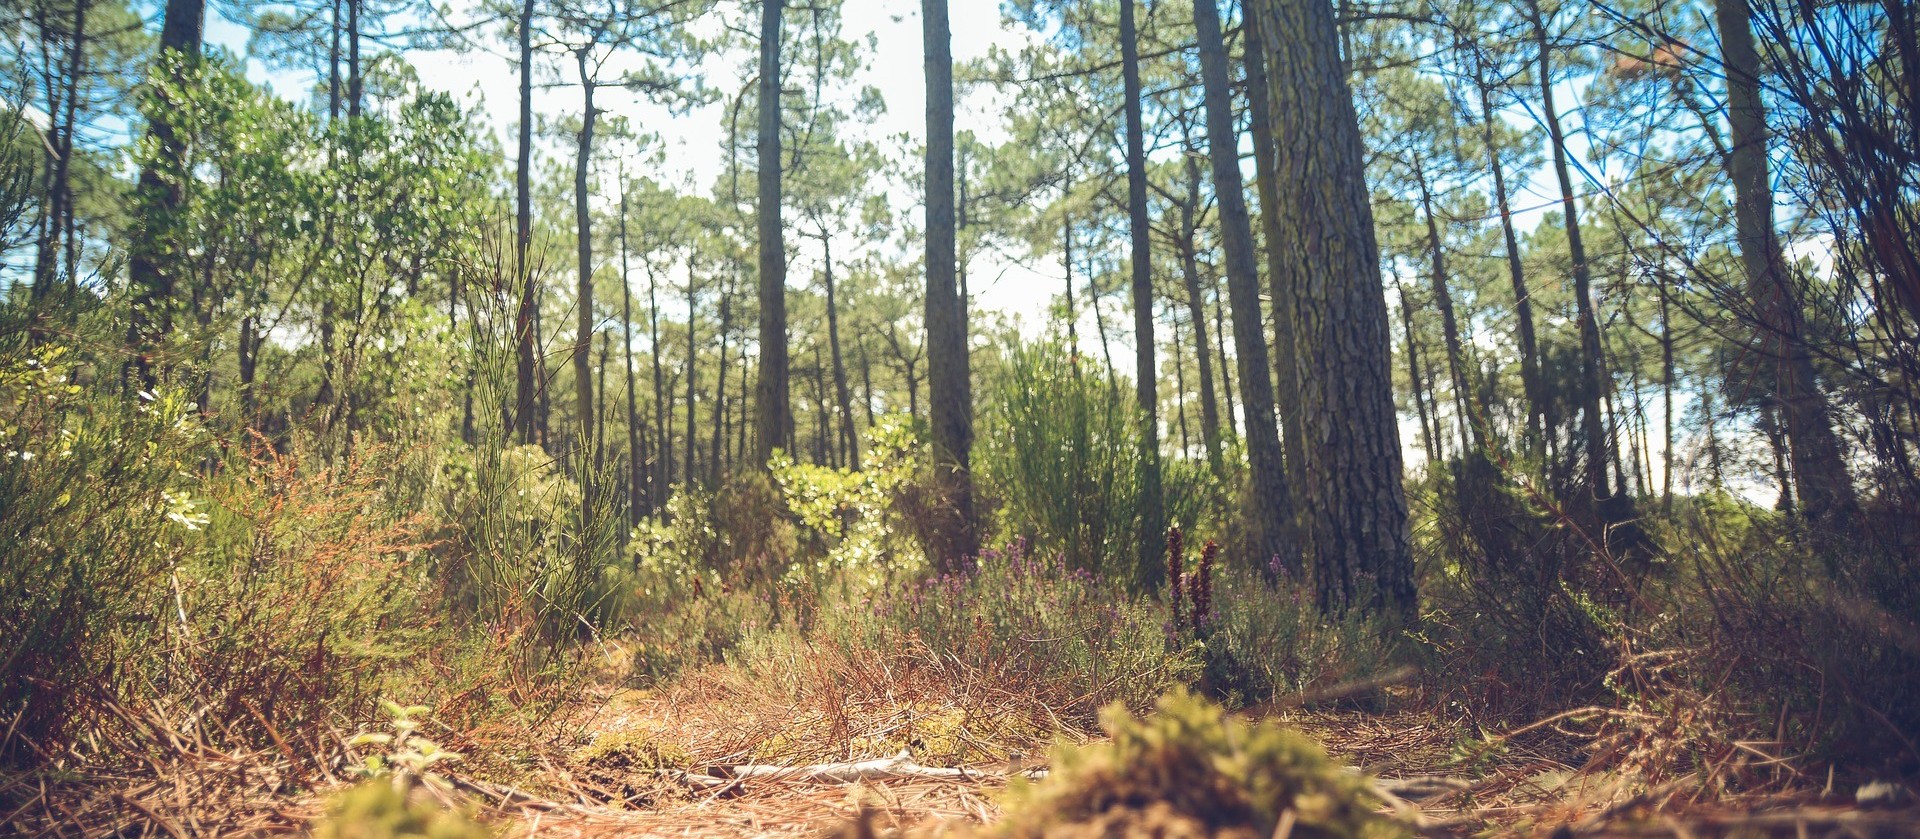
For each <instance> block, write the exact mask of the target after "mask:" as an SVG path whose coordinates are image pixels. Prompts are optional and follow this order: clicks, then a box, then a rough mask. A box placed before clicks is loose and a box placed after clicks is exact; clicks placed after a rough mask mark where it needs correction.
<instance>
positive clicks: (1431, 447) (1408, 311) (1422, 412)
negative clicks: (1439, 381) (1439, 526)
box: [1395, 282, 1447, 474]
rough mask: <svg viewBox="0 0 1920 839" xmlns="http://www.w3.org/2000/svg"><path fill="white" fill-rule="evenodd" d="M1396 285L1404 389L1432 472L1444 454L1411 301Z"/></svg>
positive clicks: (1400, 286) (1404, 289) (1405, 292)
mask: <svg viewBox="0 0 1920 839" xmlns="http://www.w3.org/2000/svg"><path fill="white" fill-rule="evenodd" d="M1395 285H1396V286H1397V288H1398V290H1399V292H1400V323H1401V324H1402V325H1403V326H1404V327H1405V328H1406V333H1407V391H1408V393H1410V394H1411V395H1412V396H1413V410H1414V413H1415V414H1417V415H1419V417H1420V444H1421V448H1423V449H1424V450H1426V453H1427V469H1428V474H1432V470H1434V469H1438V468H1440V465H1441V463H1442V462H1444V461H1445V460H1446V456H1447V455H1446V452H1443V451H1441V450H1440V447H1439V442H1438V440H1439V436H1440V434H1439V432H1438V431H1435V430H1434V425H1435V424H1436V423H1435V422H1434V420H1433V417H1432V415H1430V414H1429V413H1428V412H1427V396H1428V394H1429V392H1430V389H1429V388H1428V387H1427V379H1426V377H1425V376H1423V375H1421V373H1420V341H1419V339H1418V338H1416V337H1414V335H1415V333H1414V329H1413V303H1412V301H1410V300H1408V299H1407V287H1406V286H1404V285H1399V284H1398V283H1397V282H1396V283H1395Z"/></svg>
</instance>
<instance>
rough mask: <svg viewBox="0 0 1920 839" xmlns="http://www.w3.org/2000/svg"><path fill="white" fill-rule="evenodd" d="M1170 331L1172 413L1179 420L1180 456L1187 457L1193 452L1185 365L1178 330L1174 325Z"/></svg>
mask: <svg viewBox="0 0 1920 839" xmlns="http://www.w3.org/2000/svg"><path fill="white" fill-rule="evenodd" d="M1171 331H1172V336H1171V337H1172V340H1170V341H1168V342H1167V343H1168V346H1171V347H1172V348H1173V388H1174V392H1173V405H1174V408H1173V413H1174V416H1176V417H1179V419H1180V454H1181V456H1182V457H1185V456H1187V454H1188V453H1189V452H1191V451H1192V450H1193V438H1192V437H1191V436H1190V435H1189V433H1188V431H1187V364H1186V360H1185V359H1184V358H1182V357H1181V356H1182V355H1183V353H1181V352H1180V329H1179V328H1178V325H1177V324H1176V325H1175V326H1174V328H1173V329H1172V330H1171Z"/></svg>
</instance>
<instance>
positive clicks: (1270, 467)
mask: <svg viewBox="0 0 1920 839" xmlns="http://www.w3.org/2000/svg"><path fill="white" fill-rule="evenodd" d="M1313 1H1317V0H1313ZM1328 14H1329V19H1331V12H1329V13H1328ZM1193 26H1194V30H1195V35H1196V39H1195V40H1196V41H1197V42H1198V43H1199V46H1200V79H1201V81H1202V83H1203V84H1204V86H1205V88H1206V112H1207V147H1208V150H1209V152H1210V155H1209V156H1210V157H1211V158H1212V160H1213V187H1214V189H1213V191H1214V200H1215V202H1216V204H1217V205H1218V207H1219V210H1220V228H1221V230H1220V234H1221V235H1220V240H1221V244H1222V245H1223V246H1224V248H1225V250H1226V257H1227V266H1226V267H1227V296H1228V297H1229V298H1230V299H1231V301H1232V303H1233V345H1234V349H1235V351H1236V352H1235V360H1236V361H1237V362H1238V363H1239V366H1240V403H1241V405H1242V407H1243V409H1244V412H1245V415H1246V416H1245V423H1246V434H1245V436H1244V437H1243V438H1242V439H1243V440H1245V442H1246V446H1247V465H1248V467H1249V469H1250V470H1251V471H1252V475H1251V477H1252V481H1253V483H1252V492H1251V493H1250V494H1249V496H1248V497H1247V504H1248V518H1247V520H1248V523H1249V527H1250V530H1251V533H1250V534H1249V536H1250V537H1251V538H1250V540H1249V547H1250V548H1251V549H1252V551H1253V553H1252V560H1253V562H1254V564H1255V567H1257V568H1260V569H1262V570H1266V569H1267V568H1268V567H1269V566H1268V564H1267V563H1268V561H1269V560H1270V559H1273V558H1278V559H1279V560H1280V562H1281V564H1282V565H1283V566H1284V567H1285V568H1286V569H1287V570H1288V571H1289V572H1291V573H1292V574H1294V575H1295V576H1296V577H1298V576H1299V574H1300V572H1301V570H1302V566H1301V557H1300V553H1299V552H1298V549H1297V548H1298V545H1297V542H1296V540H1295V539H1294V538H1293V499H1292V498H1291V497H1290V496H1289V487H1288V486H1287V471H1286V469H1287V467H1286V462H1285V460H1284V459H1283V458H1282V456H1281V453H1280V429H1279V426H1278V418H1277V415H1276V414H1275V413H1274V403H1273V379H1272V377H1271V376H1269V375H1268V373H1267V371H1268V370H1270V369H1272V368H1271V367H1269V366H1268V361H1267V329H1266V318H1265V317H1264V316H1262V314H1261V311H1260V269H1259V267H1258V262H1257V260H1258V257H1257V256H1255V254H1254V244H1253V221H1252V219H1251V218H1250V216H1249V214H1248V212H1247V194H1246V189H1245V187H1244V185H1243V184H1242V182H1241V178H1240V142H1239V139H1238V138H1237V137H1235V136H1234V130H1233V106H1232V101H1231V99H1230V97H1231V95H1232V93H1231V87H1230V79H1229V73H1228V70H1227V50H1226V45H1225V44H1224V43H1223V42H1222V40H1221V36H1220V10H1219V7H1217V6H1216V5H1214V2H1213V0H1195V2H1194V4H1193ZM1343 84H1344V83H1343ZM1342 95H1344V93H1343V94H1342Z"/></svg>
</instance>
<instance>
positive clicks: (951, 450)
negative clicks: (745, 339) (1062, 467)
mask: <svg viewBox="0 0 1920 839" xmlns="http://www.w3.org/2000/svg"><path fill="white" fill-rule="evenodd" d="M920 18H921V25H922V27H923V38H924V42H925V47H926V51H925V55H926V83H927V100H926V102H927V145H926V189H927V197H926V211H927V217H926V228H925V229H926V238H927V266H926V268H927V296H926V318H927V390H928V394H927V396H928V402H929V403H930V405H929V411H930V413H931V420H932V421H931V423H930V424H931V426H932V430H933V458H934V470H935V473H936V480H937V481H938V482H939V485H940V489H941V492H940V498H939V499H938V506H939V508H940V509H939V510H938V511H937V513H936V515H937V516H938V518H939V522H938V525H937V528H936V532H937V535H936V537H935V542H936V544H935V545H934V546H933V554H934V561H935V566H936V567H937V568H939V569H940V570H942V571H953V570H957V569H959V568H962V567H964V566H965V564H966V563H969V562H971V561H972V557H973V556H974V555H975V554H977V553H978V552H979V533H978V531H977V528H976V526H975V521H974V510H973V477H972V475H971V474H970V469H969V460H970V455H971V453H972V450H973V385H972V381H971V376H970V372H969V364H968V359H967V313H966V300H965V298H964V297H962V296H961V295H960V293H959V291H958V289H957V288H955V282H956V277H955V271H956V268H957V262H956V254H955V243H954V206H953V202H954V184H953V37H952V33H951V32H950V30H949V29H948V23H947V2H946V0H922V2H921V14H920Z"/></svg>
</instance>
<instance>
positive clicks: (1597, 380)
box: [1528, 0, 1638, 547]
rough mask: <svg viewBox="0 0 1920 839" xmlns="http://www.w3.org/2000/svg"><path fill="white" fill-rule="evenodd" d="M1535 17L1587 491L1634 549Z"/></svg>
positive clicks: (1548, 66) (1582, 248) (1607, 526)
mask: <svg viewBox="0 0 1920 839" xmlns="http://www.w3.org/2000/svg"><path fill="white" fill-rule="evenodd" d="M1528 11H1529V13H1530V14H1531V15H1532V17H1533V25H1534V42H1535V47H1536V49H1537V51H1538V52H1539V56H1538V60H1539V67H1538V75H1539V79H1538V81H1539V84H1540V105H1541V116H1542V117H1543V121H1544V122H1546V124H1547V140H1548V142H1549V144H1550V145H1551V146H1552V151H1553V172H1554V176H1555V178H1556V180H1558V181H1559V185H1560V206H1561V213H1562V216H1563V220H1564V221H1565V222H1566V228H1567V250H1568V253H1569V256H1570V257H1571V258H1572V260H1573V294H1574V303H1575V314H1576V319H1577V321H1578V324H1579V329H1580V380H1579V387H1578V390H1579V393H1578V399H1579V404H1580V414H1581V417H1580V436H1581V439H1582V449H1583V451H1582V453H1581V454H1582V459H1583V461H1584V464H1585V466H1586V479H1587V489H1588V491H1590V492H1591V493H1592V495H1593V499H1594V502H1595V503H1594V510H1595V512H1596V513H1597V516H1598V520H1597V521H1596V524H1597V525H1598V526H1599V528H1600V530H1601V532H1602V533H1603V534H1605V537H1606V541H1607V543H1608V544H1609V545H1611V546H1618V547H1628V546H1632V545H1634V544H1635V543H1637V542H1638V534H1637V533H1636V532H1635V530H1634V529H1633V528H1632V527H1631V521H1632V519H1633V500H1632V498H1631V497H1629V496H1628V495H1627V494H1626V492H1625V491H1624V488H1622V490H1623V491H1621V492H1618V493H1616V492H1614V491H1613V490H1612V488H1611V487H1610V482H1609V481H1608V479H1607V464H1608V463H1609V461H1610V460H1611V459H1612V456H1611V451H1612V447H1611V445H1610V439H1609V436H1608V434H1607V429H1606V420H1605V417H1604V414H1603V413H1602V409H1601V404H1600V402H1601V398H1602V396H1603V395H1604V394H1605V392H1606V378H1605V374H1604V373H1603V372H1602V369H1601V366H1600V364H1601V362H1600V355H1601V352H1602V350H1601V346H1600V322H1599V320H1598V318H1597V317H1596V316H1595V315H1594V311H1593V270H1592V266H1591V265H1590V264H1589V263H1588V261H1587V250H1586V245H1585V243H1584V242H1582V241H1581V237H1580V208H1579V204H1578V201H1576V199H1575V196H1574V192H1573V179H1572V177H1571V176H1570V175H1569V174H1568V171H1567V145H1566V134H1565V132H1564V131H1562V129H1561V127H1560V113H1559V111H1558V110H1557V109H1556V108H1555V106H1554V103H1553V52H1552V44H1551V41H1550V38H1549V35H1548V32H1547V22H1546V19H1545V17H1544V16H1543V15H1542V13H1541V11H1540V4H1539V0H1529V3H1528Z"/></svg>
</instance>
